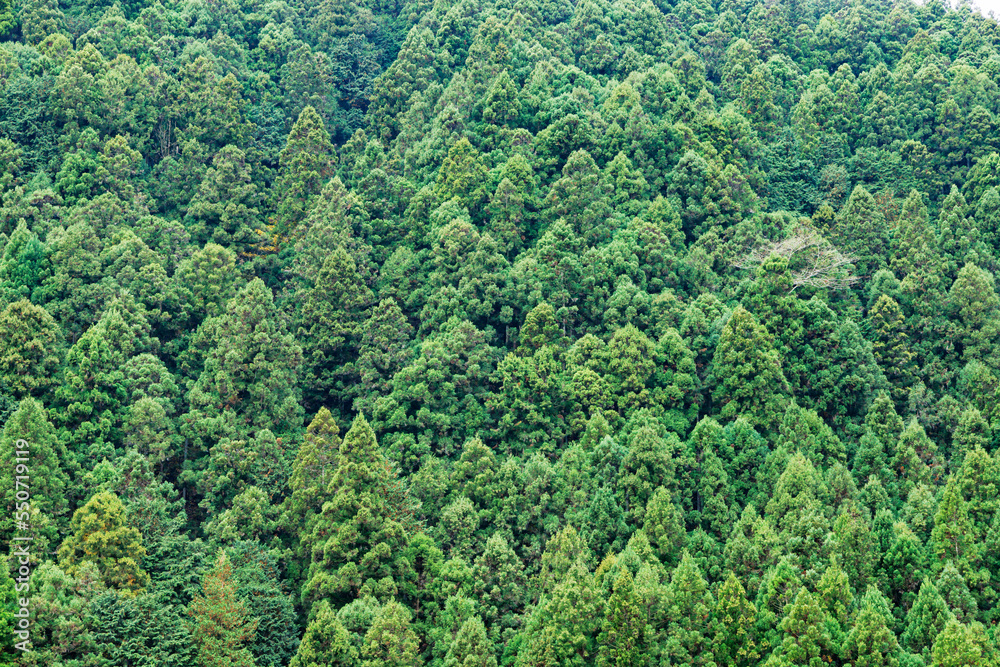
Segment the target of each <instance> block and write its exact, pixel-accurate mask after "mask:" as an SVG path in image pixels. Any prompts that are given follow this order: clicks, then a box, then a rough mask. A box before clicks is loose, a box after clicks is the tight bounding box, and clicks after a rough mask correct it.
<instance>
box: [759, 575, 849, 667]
mask: <svg viewBox="0 0 1000 667" xmlns="http://www.w3.org/2000/svg"><path fill="white" fill-rule="evenodd" d="M779 628H780V630H781V643H780V644H779V645H778V646H776V647H775V650H774V653H772V654H771V657H770V658H769V659H768V661H767V663H766V664H767V665H768V666H769V667H786V666H791V665H804V666H808V667H815V666H817V665H820V664H822V663H823V662H829V661H830V660H832V659H833V657H834V656H835V655H836V653H837V649H836V647H835V646H834V645H833V641H832V639H831V637H830V632H829V630H828V629H827V628H826V624H825V622H824V614H823V611H822V610H821V609H820V606H819V604H818V602H817V600H816V597H815V596H814V595H813V594H812V593H810V592H809V591H808V590H806V589H805V588H802V589H800V590H799V593H798V595H797V596H796V597H795V602H794V603H793V604H792V605H791V606H790V607H789V610H788V613H787V614H786V615H785V617H784V618H783V619H782V621H781V624H780V626H779Z"/></svg>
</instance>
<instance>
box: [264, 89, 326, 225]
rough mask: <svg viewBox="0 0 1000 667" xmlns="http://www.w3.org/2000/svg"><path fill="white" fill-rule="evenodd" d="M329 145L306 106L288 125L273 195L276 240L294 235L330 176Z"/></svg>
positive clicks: (320, 123)
mask: <svg viewBox="0 0 1000 667" xmlns="http://www.w3.org/2000/svg"><path fill="white" fill-rule="evenodd" d="M332 158H333V145H332V144H331V143H330V133H329V132H327V130H326V127H325V126H324V124H323V119H322V118H320V116H319V114H317V113H316V110H315V109H314V108H313V107H311V106H307V107H305V108H304V109H303V110H302V113H300V114H299V117H298V120H296V121H295V125H293V126H292V131H291V132H290V133H289V135H288V140H287V143H286V144H285V148H284V149H283V150H282V151H281V162H280V168H279V170H278V179H277V181H276V182H275V184H274V192H275V196H276V199H277V202H278V207H277V208H278V219H277V225H276V226H275V230H274V231H275V233H276V234H277V235H278V238H277V239H276V240H278V241H280V240H281V239H282V238H284V237H285V236H288V235H292V234H294V233H295V231H296V228H297V227H298V225H299V223H300V222H301V221H302V220H303V219H304V218H305V216H306V213H307V211H308V210H309V206H310V204H311V203H312V200H313V199H314V198H315V196H316V195H318V194H319V193H320V190H321V189H322V188H323V185H324V184H325V183H326V181H327V180H328V179H329V178H330V177H331V176H332V175H333V168H332V167H333V164H332V162H333V160H332Z"/></svg>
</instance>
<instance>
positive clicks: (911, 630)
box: [900, 579, 955, 656]
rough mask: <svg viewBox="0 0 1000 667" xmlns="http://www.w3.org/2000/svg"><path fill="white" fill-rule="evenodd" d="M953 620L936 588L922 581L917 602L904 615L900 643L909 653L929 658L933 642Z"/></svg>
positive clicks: (953, 617) (926, 580) (926, 581)
mask: <svg viewBox="0 0 1000 667" xmlns="http://www.w3.org/2000/svg"><path fill="white" fill-rule="evenodd" d="M954 619H955V615H954V614H953V613H952V611H951V610H950V609H949V608H948V605H947V604H946V603H945V601H944V598H942V597H941V594H940V593H939V592H938V590H937V588H936V587H935V586H934V584H933V583H931V581H930V580H929V579H924V581H923V583H922V584H921V586H920V593H919V594H918V595H917V600H916V602H914V603H913V607H911V608H910V611H909V613H908V614H907V615H906V628H905V630H904V631H903V634H902V636H901V637H900V639H901V642H902V644H903V646H905V647H906V648H908V649H909V650H910V651H911V652H914V653H917V654H923V655H927V656H929V655H930V651H931V648H932V646H933V644H934V640H935V639H936V638H937V636H938V635H939V634H940V633H941V632H942V631H943V630H944V627H945V625H947V624H948V623H949V622H950V621H953V620H954Z"/></svg>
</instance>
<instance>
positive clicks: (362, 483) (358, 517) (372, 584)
mask: <svg viewBox="0 0 1000 667" xmlns="http://www.w3.org/2000/svg"><path fill="white" fill-rule="evenodd" d="M324 497H325V498H326V500H325V501H324V502H323V505H322V510H321V514H320V515H318V516H317V517H316V519H315V522H314V523H313V525H312V532H311V533H310V534H308V535H304V536H302V538H301V543H302V545H303V547H304V548H305V549H306V550H307V553H310V554H311V563H310V565H309V571H308V575H307V579H306V583H305V585H304V586H303V588H302V600H303V602H305V603H306V604H311V603H312V602H313V601H315V600H318V599H319V598H322V597H329V596H338V597H340V598H341V599H343V598H347V599H350V598H351V597H354V596H355V595H358V594H359V593H360V594H362V595H363V594H376V593H378V594H383V595H384V594H385V593H386V592H388V591H392V590H395V588H396V587H397V586H399V585H401V584H402V583H403V581H404V577H405V576H406V575H407V573H408V572H409V571H410V565H409V564H408V563H407V562H406V560H405V555H404V553H403V550H404V549H405V548H406V545H407V543H408V542H409V539H410V535H411V531H412V529H413V512H414V507H413V506H412V503H411V501H410V499H409V496H408V494H407V493H406V491H405V490H404V489H403V488H402V487H401V485H400V484H399V481H398V480H397V479H396V476H395V474H394V472H393V470H392V469H391V467H390V466H389V463H388V461H387V460H386V459H385V457H384V456H383V455H382V452H381V451H380V450H379V448H378V443H376V442H375V434H374V433H373V432H372V430H371V427H370V426H369V425H368V422H367V421H366V420H365V418H364V417H363V416H361V415H359V416H358V417H357V418H356V419H355V420H354V424H353V425H352V426H351V429H350V430H349V431H348V432H347V434H346V435H345V436H344V440H343V442H341V444H340V451H339V456H338V457H337V467H336V469H335V470H334V471H333V474H332V477H331V478H330V481H329V483H328V484H327V486H326V492H325V496H324Z"/></svg>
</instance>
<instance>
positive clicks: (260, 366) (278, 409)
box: [184, 278, 302, 445]
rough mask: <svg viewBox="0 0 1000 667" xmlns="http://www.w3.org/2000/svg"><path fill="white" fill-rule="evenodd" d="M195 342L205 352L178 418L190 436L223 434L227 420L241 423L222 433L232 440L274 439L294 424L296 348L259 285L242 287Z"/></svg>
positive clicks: (211, 437) (296, 418)
mask: <svg viewBox="0 0 1000 667" xmlns="http://www.w3.org/2000/svg"><path fill="white" fill-rule="evenodd" d="M195 344H196V345H198V346H200V347H203V348H205V349H207V354H206V356H205V360H204V369H203V370H202V371H201V374H200V375H199V377H198V379H197V381H196V382H195V383H194V387H192V389H191V392H190V394H189V395H188V400H189V401H190V406H191V412H190V413H189V414H188V415H187V416H186V417H185V418H184V419H185V421H186V422H187V423H188V424H189V425H190V426H189V428H190V429H191V431H190V433H191V435H193V436H194V437H196V438H198V439H199V440H200V441H201V442H203V443H205V444H206V445H207V444H208V443H210V442H212V441H213V440H214V439H216V438H219V437H220V436H221V435H222V434H227V433H226V423H227V420H231V421H232V422H238V423H241V424H245V425H246V426H242V425H241V426H240V427H238V428H237V429H235V432H230V433H228V434H227V435H232V436H236V437H241V436H242V437H247V436H249V435H250V433H253V432H254V431H255V430H256V429H264V428H267V429H270V430H271V431H273V432H274V433H275V434H276V435H278V436H279V437H280V436H282V435H285V434H286V433H289V432H290V430H291V429H293V428H296V427H298V426H299V424H300V421H299V420H300V419H301V411H302V409H301V407H300V406H299V400H298V395H299V389H298V384H297V380H298V377H299V368H300V366H301V364H302V348H301V347H299V345H298V344H297V343H296V342H295V340H294V338H292V336H291V335H289V334H288V332H287V331H286V330H285V327H284V326H283V323H282V321H281V319H280V317H279V315H278V312H277V309H276V308H275V306H274V299H273V296H272V295H271V290H269V289H268V288H267V287H266V286H265V285H264V283H263V281H261V280H260V279H259V278H255V279H254V280H253V281H251V282H249V283H247V285H246V286H245V287H244V288H243V289H241V290H240V291H239V293H238V294H237V295H236V296H234V297H233V298H232V299H231V300H230V301H229V303H228V304H226V311H225V313H224V314H223V315H220V316H219V317H217V318H211V319H209V320H206V321H205V323H204V324H202V326H201V327H200V328H199V330H198V333H197V334H196V343H195ZM265 378H266V379H265ZM218 406H222V411H221V413H220V411H219V408H218ZM206 441H208V442H206Z"/></svg>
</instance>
